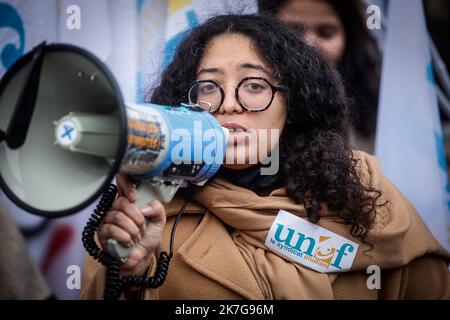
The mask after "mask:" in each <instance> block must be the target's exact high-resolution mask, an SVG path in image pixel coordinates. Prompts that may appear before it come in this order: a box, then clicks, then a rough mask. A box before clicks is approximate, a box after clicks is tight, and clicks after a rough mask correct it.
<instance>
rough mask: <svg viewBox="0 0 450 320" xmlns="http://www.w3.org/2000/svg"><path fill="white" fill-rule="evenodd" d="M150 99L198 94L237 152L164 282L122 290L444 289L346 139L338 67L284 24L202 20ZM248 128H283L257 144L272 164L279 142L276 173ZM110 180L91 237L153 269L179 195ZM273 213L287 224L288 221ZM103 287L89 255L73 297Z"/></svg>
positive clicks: (179, 239)
mask: <svg viewBox="0 0 450 320" xmlns="http://www.w3.org/2000/svg"><path fill="white" fill-rule="evenodd" d="M255 97H258V99H255ZM261 97H263V98H261ZM150 101H151V102H152V103H157V104H162V105H172V106H177V105H180V104H182V103H186V102H188V101H191V102H196V103H198V104H199V105H200V106H202V107H203V108H204V109H205V111H208V112H211V113H212V114H213V115H214V117H215V118H216V119H217V121H219V122H220V124H221V125H222V126H223V127H226V128H229V129H230V138H229V140H228V144H227V149H226V155H227V157H226V158H227V159H229V158H231V159H234V160H236V155H243V157H244V158H245V161H244V162H243V163H240V162H237V161H232V163H228V162H225V163H224V165H223V167H222V168H221V170H220V171H219V172H218V173H217V175H216V176H215V177H213V178H212V179H211V180H209V181H208V182H207V183H206V185H205V186H203V187H201V188H200V189H199V190H197V191H196V193H195V194H194V196H193V199H192V201H191V202H190V203H189V205H188V206H187V207H186V210H185V213H184V216H183V217H182V218H181V220H180V221H179V224H178V228H177V234H176V237H175V241H174V244H173V245H174V246H173V249H174V255H173V257H172V259H171V262H170V267H169V272H168V276H167V279H166V281H165V282H164V284H163V285H162V286H161V287H159V288H157V289H139V288H136V289H131V290H127V291H126V292H125V293H124V295H123V296H122V298H128V299H133V298H141V299H388V298H391V299H398V298H446V297H447V298H448V297H449V294H450V292H449V285H448V284H449V279H450V278H449V273H448V269H447V268H448V261H449V259H450V256H449V255H448V253H447V252H446V250H445V249H444V248H442V247H441V246H440V245H439V244H438V243H437V241H436V240H435V239H434V238H433V236H432V235H431V233H430V232H429V230H428V229H427V228H426V226H425V225H424V223H423V221H422V220H421V218H420V217H419V215H418V214H417V212H416V211H415V209H414V207H413V206H412V205H411V204H410V202H409V201H408V200H407V199H405V198H404V197H403V196H402V195H401V194H400V192H399V191H398V190H397V189H396V188H395V187H394V186H393V185H392V184H391V183H390V182H389V181H388V180H387V179H386V178H384V177H383V176H382V175H381V173H380V167H379V164H378V161H377V160H376V159H375V158H374V157H373V156H370V155H368V154H365V153H364V152H357V151H352V150H351V149H350V148H349V146H348V144H347V142H346V139H345V137H344V132H345V128H346V123H345V121H344V119H346V113H347V111H348V100H347V98H346V96H345V93H344V89H343V86H342V84H341V82H340V81H339V76H338V75H337V72H336V71H334V70H333V69H332V68H331V67H330V66H329V65H328V64H327V63H326V62H325V61H323V60H322V59H321V58H320V57H319V56H318V55H317V54H316V53H315V52H314V50H313V49H312V48H311V47H309V46H308V45H307V44H305V43H304V42H303V41H299V39H298V37H297V35H296V34H295V33H294V32H293V31H292V30H290V29H289V28H288V27H286V26H285V25H284V24H283V23H281V22H279V21H278V20H276V19H274V18H270V17H264V16H256V15H242V16H237V15H225V16H218V17H215V18H212V19H210V20H208V21H207V22H206V23H204V24H203V25H201V26H199V27H197V28H195V29H194V30H192V32H191V33H190V34H189V35H187V37H186V38H185V39H184V40H183V41H182V43H181V44H180V46H179V47H178V49H177V52H176V54H175V57H174V60H173V62H172V63H171V64H170V65H169V66H168V67H167V69H166V70H165V71H164V73H163V75H162V79H161V82H160V84H159V86H157V87H156V89H155V90H154V91H153V93H152V95H151V99H150ZM236 129H240V130H239V132H238V131H237V130H236ZM258 130H260V131H261V130H266V131H271V130H272V131H273V130H275V131H278V132H280V133H281V134H280V136H279V140H278V141H277V143H276V144H272V143H267V147H268V149H269V150H271V151H272V153H271V156H272V161H276V159H275V160H274V159H273V158H274V157H275V154H276V152H275V150H276V149H277V148H279V165H280V166H279V170H278V172H276V174H273V175H262V174H261V170H262V169H263V168H265V167H266V165H264V164H263V163H264V161H263V159H262V158H261V157H258V160H259V161H258V163H257V164H252V163H251V161H250V158H251V156H252V154H251V153H252V152H253V151H252V150H255V148H256V149H258V146H259V145H260V144H261V141H262V140H261V139H262V138H261V136H258V137H257V139H250V136H251V135H252V133H251V132H255V131H258ZM242 141H245V143H237V142H242ZM264 141H272V140H270V139H267V140H264ZM256 144H257V145H258V146H256ZM258 151H259V150H258ZM229 155H231V156H230V157H228V156H229ZM117 178H118V182H119V186H120V189H121V195H120V196H119V197H118V198H117V199H116V201H115V202H114V204H113V208H112V209H111V210H110V211H109V212H108V214H107V216H106V218H105V220H104V223H103V224H102V226H101V227H100V229H99V232H98V241H99V243H100V245H101V246H102V247H103V248H104V250H107V245H106V242H107V239H109V238H113V239H116V240H118V241H120V242H122V243H124V244H128V245H134V247H133V249H132V251H131V253H130V256H129V258H128V260H127V261H126V262H124V263H122V264H121V267H120V273H121V275H122V276H126V275H148V276H151V275H153V274H154V272H155V269H156V260H157V259H156V257H157V256H158V253H159V252H160V251H161V250H165V251H168V250H167V248H168V246H169V244H170V243H171V241H170V233H171V230H172V228H173V226H174V223H175V220H176V217H175V216H176V214H177V212H178V210H179V208H180V207H181V206H182V204H183V198H182V197H181V195H178V196H176V197H175V198H174V200H173V201H172V202H171V203H169V204H166V205H162V204H161V203H160V202H159V201H152V202H151V203H149V204H148V205H147V206H145V207H143V208H138V207H137V206H136V205H135V203H134V202H135V200H136V192H135V191H134V189H133V186H132V185H131V184H130V183H129V182H127V180H126V178H125V177H124V176H122V175H118V177H117ZM282 216H283V217H286V216H288V217H290V218H289V219H291V221H293V222H292V224H289V223H287V225H286V228H285V229H280V227H283V224H281V222H280V221H281V220H280V219H281V218H282ZM144 217H145V218H147V219H148V223H147V224H145V222H144ZM283 221H286V220H283ZM299 225H301V226H306V227H304V228H298V226H299ZM294 233H295V234H294ZM273 239H277V241H279V243H278V244H279V245H280V246H279V247H276V246H275V247H274V246H271V245H270V240H273ZM342 241H343V242H342ZM283 250H284V251H283ZM293 252H294V253H295V254H294V255H293V254H292V253H293ZM344 261H345V263H344ZM344 265H345V266H344ZM371 265H375V266H378V267H379V268H380V270H381V278H380V279H381V280H380V281H381V282H380V283H375V284H374V286H375V287H372V286H368V285H367V277H368V275H367V274H366V270H367V268H368V267H369V266H371ZM424 274H426V275H427V276H426V277H423V275H424ZM425 278H426V279H425ZM104 284H105V269H104V267H103V266H102V265H100V264H98V263H97V262H96V261H94V260H92V259H91V258H87V261H86V265H85V268H84V278H83V284H82V293H81V296H82V298H85V299H95V298H101V297H102V296H103V288H104Z"/></svg>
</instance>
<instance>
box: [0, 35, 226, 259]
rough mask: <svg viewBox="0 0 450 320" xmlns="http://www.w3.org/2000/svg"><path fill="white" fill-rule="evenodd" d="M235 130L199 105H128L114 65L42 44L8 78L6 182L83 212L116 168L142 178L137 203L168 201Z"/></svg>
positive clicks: (123, 252)
mask: <svg viewBox="0 0 450 320" xmlns="http://www.w3.org/2000/svg"><path fill="white" fill-rule="evenodd" d="M227 134H228V130H227V129H225V130H224V129H223V128H222V127H221V126H220V124H219V123H218V122H217V121H216V120H215V119H214V117H212V116H211V115H210V114H209V113H208V112H204V111H203V110H202V109H200V108H198V107H194V106H191V105H184V106H175V107H173V106H157V105H151V104H142V105H130V104H128V105H125V103H124V101H123V98H122V95H121V93H120V90H119V87H118V85H117V82H116V81H115V79H114V77H113V76H112V74H111V72H110V71H109V70H108V69H107V67H106V66H105V65H104V64H103V63H102V62H101V61H100V60H99V59H97V58H96V57H95V56H93V55H92V54H90V53H89V52H87V51H86V50H83V49H81V48H78V47H75V46H71V45H62V44H52V45H46V44H45V43H43V44H41V45H39V46H38V47H36V48H35V49H33V50H32V51H31V52H30V53H28V54H26V55H25V56H23V57H22V58H20V59H19V60H18V61H17V62H16V63H15V64H14V65H13V66H12V67H11V68H10V69H9V70H8V71H7V72H6V74H5V75H4V77H3V78H2V79H1V81H0V186H1V188H2V189H3V191H4V192H5V194H6V195H7V196H8V197H9V198H10V199H11V200H12V201H13V202H14V203H16V204H17V205H18V206H19V207H21V208H23V209H24V210H26V211H28V212H31V213H34V214H37V215H42V216H46V217H60V216H64V215H68V214H72V213H76V212H78V211H80V210H81V209H83V208H85V207H87V206H88V205H89V204H91V203H92V202H93V201H94V200H96V199H97V198H98V197H99V196H100V195H101V193H102V192H103V190H104V189H105V188H106V187H107V186H108V184H109V183H110V181H111V180H112V179H113V177H114V175H115V174H116V173H117V172H118V171H123V172H125V173H127V174H129V175H132V176H134V177H135V178H137V179H139V180H140V181H141V183H140V187H139V189H138V193H139V196H138V200H137V201H138V205H140V204H142V203H144V202H148V201H150V200H152V199H159V200H161V201H164V202H168V201H170V200H171V199H172V197H173V196H174V194H175V193H176V191H177V189H178V188H179V187H180V186H183V185H184V184H185V183H186V182H190V183H194V184H200V185H201V184H202V183H204V182H206V181H207V180H208V179H209V178H210V177H211V176H212V175H214V174H215V173H216V172H217V170H218V169H219V167H220V165H221V164H222V162H223V158H224V153H225V148H226V142H227ZM113 247H115V249H114V248H112V249H111V251H116V252H112V253H113V254H114V255H115V256H116V257H117V258H120V259H122V260H124V259H126V257H127V256H128V252H129V250H130V249H129V248H123V247H121V246H120V245H116V244H114V245H113Z"/></svg>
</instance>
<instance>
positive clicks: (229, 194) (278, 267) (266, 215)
mask: <svg viewBox="0 0 450 320" xmlns="http://www.w3.org/2000/svg"><path fill="white" fill-rule="evenodd" d="M359 169H360V171H361V172H362V173H363V174H362V177H363V183H366V184H369V185H370V186H372V187H374V188H377V189H378V190H381V191H382V193H383V197H384V199H386V200H388V201H389V203H388V204H387V205H386V206H383V207H380V208H379V209H378V210H377V217H376V222H375V224H374V227H373V228H372V229H371V230H370V232H369V234H368V238H367V239H366V241H367V242H368V243H370V244H371V245H373V249H372V250H370V246H369V245H367V243H363V242H362V241H361V240H360V239H357V238H354V237H352V236H351V235H350V226H349V225H344V224H342V223H341V222H339V221H338V219H337V217H336V213H333V212H330V211H328V210H327V208H326V206H323V209H322V210H321V212H320V215H321V219H320V221H319V222H318V225H320V226H321V227H323V228H326V229H328V230H331V231H332V232H334V233H337V234H339V235H341V236H343V237H345V238H347V239H349V240H352V241H354V242H356V243H358V244H359V249H358V252H357V254H356V257H355V260H354V262H353V265H352V268H351V270H350V271H360V270H366V268H367V267H368V266H369V265H378V266H380V268H381V269H389V268H396V267H401V266H404V265H406V264H408V263H409V262H410V261H412V260H413V259H415V258H417V257H420V256H423V255H425V254H435V255H440V256H443V257H445V259H446V260H447V261H450V255H449V254H448V252H447V251H446V250H445V249H444V248H443V247H442V246H441V245H439V243H438V242H437V241H436V240H435V239H434V237H433V236H432V234H431V233H430V231H429V230H428V228H427V227H426V226H425V224H424V222H423V221H422V219H421V218H420V216H419V215H418V213H417V212H416V210H415V209H414V207H413V206H412V205H411V204H410V202H409V201H408V200H407V199H406V198H404V197H403V196H402V194H401V193H400V192H399V191H398V190H397V189H396V188H395V187H394V186H393V185H392V184H391V183H390V182H389V181H388V180H387V179H386V178H384V177H383V176H381V173H380V169H379V165H378V161H377V160H376V158H374V157H372V156H368V155H365V154H364V155H362V161H360V168H359ZM380 202H383V200H381V201H380ZM180 204H181V199H177V200H176V201H173V202H172V203H171V204H170V205H168V206H167V207H166V210H167V215H168V216H173V215H175V214H176V213H177V212H178V210H179V208H180ZM280 209H284V210H286V211H288V212H290V213H292V214H294V215H297V216H298V217H301V218H305V219H307V215H306V210H305V208H304V206H303V205H300V204H296V203H295V202H293V201H292V200H291V199H290V198H289V197H287V195H286V191H285V189H284V188H281V189H276V190H274V191H272V192H271V193H270V194H269V195H268V196H266V197H261V196H258V195H257V194H256V193H254V192H252V191H251V190H248V189H245V188H241V187H238V186H236V185H234V184H232V183H230V182H228V181H225V180H223V179H220V178H215V179H213V180H211V181H209V182H208V184H207V185H206V186H204V187H203V188H202V189H201V190H200V191H199V192H198V193H197V194H196V196H195V201H193V202H192V203H191V204H189V206H188V207H187V208H186V210H185V213H187V214H193V213H196V214H198V213H202V214H205V215H212V216H214V217H216V218H218V219H219V220H221V221H222V222H223V223H224V224H226V225H228V226H230V227H232V228H233V229H234V230H236V232H235V233H234V234H233V240H234V242H235V244H236V246H237V247H238V248H239V250H240V252H241V254H242V256H243V258H244V259H245V261H246V262H247V264H248V266H249V268H250V270H251V271H252V273H253V275H254V276H255V279H256V280H257V282H258V285H259V287H260V289H261V292H262V295H263V297H264V298H265V299H305V298H308V299H333V291H332V287H331V285H332V283H333V281H334V279H335V278H336V274H330V273H328V274H325V273H320V272H317V271H314V270H312V269H309V268H307V267H305V266H303V265H300V264H297V263H295V262H292V261H290V260H288V259H287V258H285V257H283V256H280V255H278V254H277V253H275V252H273V251H271V250H270V249H268V248H267V247H266V246H265V245H264V243H265V240H266V237H267V234H268V231H269V229H270V227H271V225H272V223H273V221H274V219H275V217H276V215H277V213H278V211H279V210H280Z"/></svg>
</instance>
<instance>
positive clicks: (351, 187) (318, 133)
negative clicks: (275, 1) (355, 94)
mask: <svg viewBox="0 0 450 320" xmlns="http://www.w3.org/2000/svg"><path fill="white" fill-rule="evenodd" d="M224 33H236V34H242V35H245V36H247V37H249V38H250V39H251V40H252V42H253V44H254V45H255V48H256V50H257V51H258V53H259V56H260V57H261V59H262V60H263V61H264V62H265V63H266V64H267V66H268V67H270V68H271V71H272V72H273V74H274V77H275V78H276V80H277V81H278V82H279V83H280V84H281V85H282V86H283V87H285V88H287V90H286V92H285V103H286V107H287V120H286V124H285V127H284V129H283V132H282V134H281V137H280V142H279V147H280V172H279V175H280V177H281V179H282V181H283V184H284V185H285V186H286V189H287V194H288V196H289V197H291V198H292V199H293V200H294V201H296V202H297V203H303V204H304V206H305V208H306V209H307V213H308V217H309V219H310V220H311V221H312V222H317V221H318V220H319V218H320V210H321V205H320V204H321V203H325V204H326V205H327V206H328V208H329V209H330V210H332V211H335V212H336V215H337V216H338V217H340V220H341V219H342V220H343V223H345V224H351V225H352V228H351V233H352V235H353V236H355V237H359V238H362V239H363V240H364V238H365V237H366V235H367V232H368V230H369V229H370V227H371V225H372V223H373V220H374V216H375V210H376V207H377V199H378V198H379V197H380V195H381V193H380V192H379V191H377V190H373V189H371V188H368V187H366V186H364V185H363V184H362V182H361V180H360V177H359V176H358V174H357V170H356V166H357V161H358V160H357V159H356V158H355V156H354V154H353V152H352V150H351V149H350V148H349V146H348V144H347V142H346V139H345V137H344V131H345V126H346V122H345V121H344V120H345V119H346V114H347V112H348V100H347V98H346V95H345V91H344V88H343V85H342V83H341V81H340V78H339V74H338V72H337V71H335V70H333V69H332V68H330V67H329V66H328V65H327V63H326V62H325V61H324V60H322V59H321V58H320V57H319V56H318V55H317V54H316V53H315V51H314V50H313V49H312V48H311V47H310V46H308V45H307V44H305V43H304V42H303V41H299V39H298V37H297V35H296V34H295V33H294V32H293V31H292V30H291V29H290V28H288V27H287V26H286V25H284V24H283V23H281V22H279V21H278V20H277V19H275V18H273V17H268V16H259V15H223V16H217V17H214V18H211V19H209V20H208V21H207V22H206V23H204V24H203V25H201V26H199V27H197V28H195V29H193V30H192V31H191V32H190V33H189V34H188V35H187V37H186V38H185V39H184V40H183V41H182V43H181V44H180V45H179V47H178V48H177V51H176V53H175V56H174V59H173V61H172V63H171V64H170V65H169V66H168V67H167V68H166V70H165V71H164V73H163V75H162V80H161V83H160V84H159V85H158V86H157V87H156V88H155V90H154V91H153V95H152V96H151V102H152V103H157V104H166V105H179V104H180V103H183V102H187V89H188V88H189V85H190V84H191V83H192V81H194V80H195V77H196V71H197V67H198V65H199V62H200V59H201V58H202V54H203V52H204V50H205V48H206V46H207V45H208V43H209V42H210V41H211V39H212V38H214V37H215V36H218V35H221V34H224Z"/></svg>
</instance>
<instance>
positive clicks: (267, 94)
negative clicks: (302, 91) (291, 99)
mask: <svg viewBox="0 0 450 320" xmlns="http://www.w3.org/2000/svg"><path fill="white" fill-rule="evenodd" d="M283 89H284V88H282V87H276V86H274V85H272V84H271V83H270V82H269V81H267V80H266V79H264V78H259V77H248V78H244V79H242V80H241V81H240V82H239V84H238V85H237V86H236V89H235V97H236V101H237V102H238V103H239V105H240V106H241V107H242V108H244V109H245V110H247V111H250V112H260V111H264V110H266V109H267V108H269V107H270V105H271V104H272V101H273V98H274V96H275V93H276V92H277V91H282V90H283ZM188 97H189V103H190V104H195V105H198V106H200V107H202V108H203V109H204V110H206V111H209V112H215V111H216V110H218V109H219V108H220V107H221V106H222V103H223V101H224V99H225V91H224V90H223V88H222V87H221V86H220V85H219V84H218V83H217V82H216V81H214V80H196V81H194V82H193V83H192V85H191V87H190V89H189V93H188Z"/></svg>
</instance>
